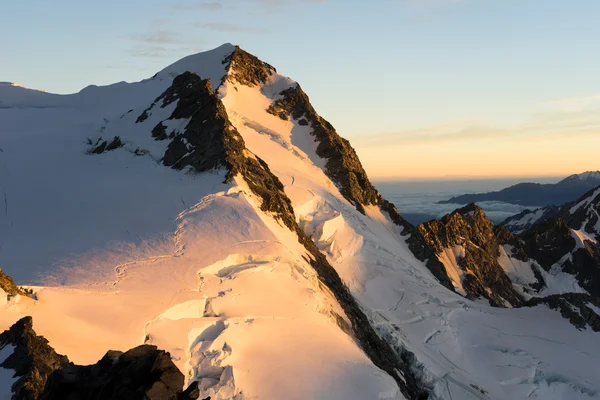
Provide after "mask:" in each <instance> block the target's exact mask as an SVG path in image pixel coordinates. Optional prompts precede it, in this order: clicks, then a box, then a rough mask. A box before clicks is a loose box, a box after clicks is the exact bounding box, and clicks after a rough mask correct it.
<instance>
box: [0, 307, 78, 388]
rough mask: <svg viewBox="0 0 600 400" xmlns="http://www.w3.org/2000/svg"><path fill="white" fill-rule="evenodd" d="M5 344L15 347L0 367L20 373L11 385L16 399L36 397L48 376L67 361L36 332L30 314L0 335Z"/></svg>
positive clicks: (0, 342) (3, 344) (63, 366)
mask: <svg viewBox="0 0 600 400" xmlns="http://www.w3.org/2000/svg"><path fill="white" fill-rule="evenodd" d="M7 345H13V346H15V349H14V352H13V353H12V354H11V355H10V356H8V358H6V360H4V362H2V364H0V367H2V368H6V369H11V370H14V371H15V376H18V377H19V379H18V380H17V381H16V382H15V383H14V384H13V387H12V393H13V398H15V399H37V398H39V396H40V395H41V393H42V392H43V390H44V386H45V384H46V380H47V379H48V377H49V376H50V375H51V374H52V373H53V372H54V371H55V370H57V369H62V368H65V367H66V366H67V365H68V364H69V360H68V359H67V357H65V356H63V355H60V354H57V353H56V352H55V351H54V349H53V348H52V347H50V345H49V344H48V340H46V339H45V338H44V337H42V336H38V335H36V333H35V331H34V330H33V321H32V319H31V317H25V318H22V319H21V320H19V321H17V322H16V323H15V324H14V325H13V326H12V327H10V329H8V330H7V331H5V332H3V333H2V334H1V335H0V346H1V347H2V348H4V347H5V346H7Z"/></svg>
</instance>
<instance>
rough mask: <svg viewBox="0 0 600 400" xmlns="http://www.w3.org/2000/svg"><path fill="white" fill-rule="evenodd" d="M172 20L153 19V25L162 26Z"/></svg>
mask: <svg viewBox="0 0 600 400" xmlns="http://www.w3.org/2000/svg"><path fill="white" fill-rule="evenodd" d="M169 22H171V20H170V19H169V18H156V19H153V20H152V25H156V26H162V25H168V24H169Z"/></svg>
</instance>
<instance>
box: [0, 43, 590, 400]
mask: <svg viewBox="0 0 600 400" xmlns="http://www.w3.org/2000/svg"><path fill="white" fill-rule="evenodd" d="M232 51H233V47H232V46H231V45H224V46H221V47H219V48H217V49H215V50H212V51H210V52H206V53H200V54H198V55H193V56H190V57H187V58H185V59H183V60H181V61H179V62H177V63H175V64H173V65H171V66H169V67H167V68H166V69H165V70H163V71H161V72H159V73H158V74H157V75H156V76H155V77H154V78H151V79H148V80H145V81H142V82H138V83H132V84H127V83H119V84H115V85H111V86H107V87H88V88H86V89H84V90H83V91H82V92H80V93H78V94H74V95H69V96H66V97H63V96H60V101H59V100H58V99H59V97H54V96H55V95H48V96H51V97H48V99H50V100H46V99H45V96H44V101H48V103H45V104H55V105H54V106H53V107H37V106H35V107H34V106H32V104H42V103H34V100H31V99H33V98H34V97H35V98H36V100H35V101H41V100H37V97H38V96H41V95H40V94H39V93H38V92H36V93H35V94H32V93H28V92H27V94H26V95H23V96H24V97H22V98H17V97H16V95H12V94H4V93H5V92H0V95H1V97H0V101H4V103H3V104H10V106H9V107H4V108H2V107H0V121H2V122H3V126H4V127H7V129H6V130H5V131H3V133H2V135H1V136H0V149H2V152H1V153H0V183H1V184H2V187H1V189H3V190H4V193H5V208H4V209H5V212H4V213H0V224H1V225H0V245H1V247H0V264H1V265H2V267H3V269H4V271H5V272H6V273H8V274H9V275H11V276H13V277H14V278H15V279H16V281H17V282H18V283H20V284H23V283H31V284H35V285H36V286H34V289H35V293H36V299H37V300H33V299H30V298H26V297H21V296H15V297H12V298H11V299H9V300H8V301H7V302H6V303H5V304H3V305H2V306H1V307H2V311H1V312H0V328H8V327H9V326H10V325H11V324H12V323H14V322H15V321H17V320H18V319H19V318H21V317H22V316H24V315H32V316H33V321H34V327H35V330H36V331H37V332H38V333H39V334H41V335H44V336H45V337H46V338H48V340H49V341H50V344H51V345H52V346H53V347H54V348H55V349H56V351H57V352H59V353H63V354H66V355H68V356H69V358H70V359H71V360H72V361H74V362H76V363H79V364H89V363H93V362H95V361H97V360H98V359H99V358H100V357H101V356H102V355H104V353H105V352H106V350H107V349H118V350H126V349H129V348H131V347H134V346H136V345H139V344H141V343H151V344H156V345H157V346H159V347H160V348H162V349H164V350H167V351H169V352H170V353H171V355H172V357H173V360H174V361H175V363H176V364H177V366H178V367H179V368H180V369H181V370H182V371H183V372H184V373H185V374H186V377H187V380H188V381H192V380H197V381H199V382H200V387H201V389H202V393H201V395H202V396H204V397H206V396H212V398H214V399H230V398H236V399H249V398H252V399H255V398H258V399H277V398H285V399H401V398H402V396H401V394H400V393H399V391H398V387H397V385H396V383H395V382H394V380H393V379H392V378H391V377H390V376H388V375H387V374H385V373H384V372H383V371H382V370H380V369H378V368H377V367H375V366H374V365H373V363H372V362H371V361H370V360H369V359H368V358H367V356H366V355H365V353H364V352H363V351H362V350H361V349H360V348H359V346H358V345H357V344H356V342H355V341H354V340H353V339H352V338H351V336H349V335H347V334H346V333H345V331H344V330H345V329H344V327H345V326H346V327H347V324H348V321H347V318H346V317H345V316H344V313H343V311H342V310H341V309H340V307H339V305H338V304H337V302H336V301H335V299H334V297H333V296H332V294H331V293H330V292H329V291H328V290H327V288H325V287H324V286H323V285H322V284H320V282H319V281H318V279H317V277H316V274H315V272H314V271H313V270H312V268H311V266H310V264H309V263H308V262H307V258H306V257H308V256H307V254H306V249H304V248H303V247H302V246H301V245H300V244H299V243H298V239H297V237H295V235H294V234H293V233H292V232H290V230H289V229H287V228H286V227H284V226H282V225H281V224H279V223H278V222H276V220H275V219H273V218H272V216H270V215H269V214H267V213H265V212H263V211H262V210H261V209H260V202H259V199H257V198H256V197H255V196H254V195H253V194H252V192H251V191H250V190H249V189H248V187H247V185H246V182H245V181H244V180H243V178H241V177H240V176H238V177H236V179H235V181H234V182H233V183H232V184H224V183H223V180H224V173H225V171H223V170H215V171H211V172H206V173H202V174H194V173H189V172H187V171H175V170H172V169H169V168H167V167H165V166H163V165H161V164H160V158H161V155H162V154H164V151H165V147H164V144H163V143H162V142H157V141H154V140H152V137H151V135H150V131H151V129H152V128H153V127H154V126H155V125H156V123H157V122H158V121H161V120H163V119H165V118H166V117H168V115H170V112H171V111H172V107H174V106H175V105H172V106H171V108H169V107H166V108H160V107H157V106H156V107H153V108H152V109H151V111H150V113H149V117H148V119H147V120H146V121H144V122H142V123H137V124H136V119H137V117H138V116H139V115H140V114H141V113H142V112H143V111H144V110H145V109H147V108H148V107H149V106H150V105H151V104H152V102H153V101H154V99H155V98H156V97H157V96H158V95H160V94H161V93H162V91H164V90H165V89H166V88H167V87H168V86H169V85H170V82H171V81H172V79H173V77H174V76H176V75H177V74H178V73H181V72H184V71H186V70H190V71H192V72H196V73H197V74H198V75H200V76H201V77H209V78H211V82H212V84H213V87H214V88H218V93H219V96H220V97H221V99H222V101H223V104H224V105H225V107H226V110H227V113H228V115H229V118H230V120H231V122H232V123H233V124H234V125H235V127H236V128H237V129H238V131H239V132H240V133H241V135H242V136H243V139H244V141H245V143H246V146H247V148H248V149H249V150H250V151H251V152H252V153H254V154H256V155H257V156H259V157H261V158H262V159H263V160H265V161H266V163H267V164H268V165H269V168H270V169H271V171H272V172H273V173H274V174H275V175H276V176H277V177H279V179H280V180H281V182H282V183H283V184H284V186H285V193H286V194H287V196H288V197H289V198H290V199H291V201H292V204H293V206H294V210H295V213H296V218H297V220H298V222H299V224H300V226H301V227H302V228H303V229H304V230H305V231H306V232H307V233H308V234H310V235H312V238H313V240H314V241H315V243H316V244H317V246H318V247H319V249H321V250H322V251H323V252H324V253H325V254H326V255H327V258H328V260H329V262H330V263H331V264H332V265H333V266H334V267H335V269H336V271H337V272H338V274H339V275H340V277H341V278H342V279H343V281H344V283H345V284H346V285H347V286H348V287H349V289H350V290H351V293H352V294H353V295H354V296H355V297H356V298H357V300H358V301H359V303H360V305H361V306H362V307H363V309H364V311H365V313H367V315H368V316H369V318H370V320H371V322H372V324H373V325H374V326H375V327H376V329H377V330H378V331H379V332H380V333H381V335H382V336H383V337H385V338H386V340H387V341H388V342H390V343H392V344H393V345H394V346H395V347H397V348H398V349H402V348H405V349H407V350H410V351H411V352H414V354H415V355H416V358H417V360H416V361H414V360H413V362H414V365H413V367H414V369H415V370H416V371H418V373H419V374H420V375H421V376H422V378H423V379H424V381H425V382H426V383H427V384H428V385H430V386H431V388H432V394H431V397H432V398H437V399H526V398H539V399H590V398H597V397H598V396H600V383H599V382H600V379H598V378H599V373H598V369H597V365H598V364H597V360H598V358H600V346H598V343H599V342H598V340H599V339H598V335H597V334H596V333H594V332H591V331H578V330H577V329H576V328H575V327H573V326H572V325H571V324H569V322H568V321H566V320H565V319H563V318H562V317H561V316H560V315H559V313H558V312H556V311H552V310H549V309H547V308H545V307H541V306H540V307H536V308H523V309H496V308H491V307H489V306H487V305H485V304H479V303H475V302H471V301H469V300H467V299H465V298H463V297H461V296H460V295H458V294H456V293H452V292H450V291H449V290H447V289H446V288H444V287H442V286H441V285H440V284H439V283H438V282H437V280H436V279H435V278H434V277H433V276H432V275H431V273H430V272H429V270H428V269H427V268H426V267H425V266H424V265H423V263H422V262H420V261H418V260H417V259H416V258H415V257H414V256H413V255H412V253H411V252H410V250H409V249H408V245H407V244H406V237H405V236H402V235H401V229H400V227H398V226H397V225H394V224H393V223H392V222H391V221H390V218H389V216H388V215H387V214H386V213H385V212H382V211H381V210H380V209H379V208H378V207H376V206H368V207H365V208H366V215H363V214H361V213H359V212H358V211H357V210H356V208H355V207H354V206H353V205H351V204H350V203H348V201H347V200H346V199H344V197H343V196H342V195H341V194H340V191H339V189H338V188H337V187H336V185H335V184H334V183H333V182H332V181H331V180H330V179H329V178H328V177H327V175H326V173H325V171H324V168H325V161H326V160H323V159H321V158H320V157H319V156H317V154H316V143H315V142H314V140H313V137H312V136H311V135H310V132H311V127H310V125H300V124H299V122H298V121H296V120H294V119H291V120H283V119H281V118H279V117H278V116H274V115H272V114H269V113H268V112H266V109H267V108H268V107H269V105H270V104H272V102H273V101H275V100H277V99H278V98H279V97H278V96H279V93H280V92H281V91H282V90H284V89H286V88H289V87H291V86H293V85H296V83H295V82H294V81H292V80H290V79H289V78H286V77H284V76H282V75H279V74H276V73H274V74H272V75H271V76H269V77H268V79H267V81H266V82H265V83H263V84H261V85H258V86H246V85H243V84H240V83H239V82H235V80H225V81H224V82H223V83H222V85H221V78H222V77H223V75H225V74H226V73H227V70H226V65H224V64H223V63H222V61H223V59H224V57H225V56H227V55H228V54H229V53H231V52H232ZM219 85H221V86H219ZM21 89H22V88H21ZM24 90H26V89H24ZM29 95H31V97H28V96H29ZM19 96H21V95H19ZM40 98H41V97H40ZM65 98H66V99H67V100H68V101H67V100H64V99H65ZM23 99H24V100H23ZM70 99H74V100H70ZM53 102H54V103H53ZM129 110H132V111H129ZM171 124H172V125H171ZM185 124H186V121H185V120H176V121H171V122H170V124H169V127H168V129H169V130H178V129H181V127H183V126H185ZM113 136H120V137H121V138H122V140H123V141H124V146H123V147H122V148H120V149H118V150H115V151H112V152H107V153H105V154H100V155H90V154H87V150H89V146H90V145H89V142H95V141H96V140H97V139H98V138H100V137H103V138H105V139H107V138H112V137H113ZM88 138H89V139H90V140H89V141H88ZM136 149H143V150H146V151H145V152H143V155H141V156H136V155H135V154H134V153H135V150H136ZM455 250H456V251H454V252H453V256H454V257H455V258H456V256H457V255H460V251H458V250H459V249H455ZM455 261H456V260H455ZM506 268H509V266H508V264H506ZM512 268H513V269H514V271H515V273H519V270H520V268H521V267H520V266H516V265H514V264H513V265H512ZM459 281H460V278H458V281H457V284H459V283H460V282H459ZM57 322H58V323H57Z"/></svg>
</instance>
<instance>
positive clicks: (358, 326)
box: [138, 49, 427, 399]
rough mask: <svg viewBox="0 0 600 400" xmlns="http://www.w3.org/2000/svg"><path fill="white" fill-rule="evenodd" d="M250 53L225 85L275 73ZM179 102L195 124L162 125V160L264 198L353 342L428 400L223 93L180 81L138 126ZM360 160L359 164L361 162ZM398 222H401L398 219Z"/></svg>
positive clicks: (185, 78)
mask: <svg viewBox="0 0 600 400" xmlns="http://www.w3.org/2000/svg"><path fill="white" fill-rule="evenodd" d="M244 53H245V52H243V51H242V50H239V49H236V51H235V52H234V53H233V54H232V56H231V57H230V58H229V60H230V62H234V63H235V69H234V71H235V72H234V73H231V75H228V76H227V77H225V78H224V79H234V80H235V81H236V82H238V83H242V84H255V82H256V80H257V79H263V78H264V77H265V76H266V75H265V74H266V73H267V72H269V71H271V70H268V69H267V67H265V65H268V64H264V63H262V62H261V64H260V65H259V66H244V65H243V63H244V62H250V63H257V62H260V61H258V59H257V58H255V57H254V56H249V55H244ZM226 60H227V59H226ZM176 100H178V103H177V107H176V108H175V110H174V111H173V113H172V115H171V116H170V117H169V119H186V118H187V119H189V122H188V123H187V125H186V127H185V129H184V130H183V131H182V132H171V133H169V134H166V133H165V129H163V128H162V127H161V125H163V123H162V122H160V123H159V124H157V125H156V126H155V127H154V129H153V130H152V135H153V136H154V138H155V140H170V142H169V144H168V148H167V151H166V153H165V155H164V157H163V159H162V162H163V164H165V165H167V166H170V167H172V168H175V169H183V168H188V167H189V168H191V169H192V170H194V171H197V172H201V171H207V170H211V169H215V168H225V169H226V170H227V174H226V182H228V183H229V182H231V181H232V180H233V179H234V178H235V177H236V176H238V175H240V176H241V177H242V178H243V179H244V181H245V182H246V184H247V185H248V187H249V188H250V190H251V191H252V193H253V194H255V195H256V196H257V197H258V198H260V200H261V210H262V211H265V212H269V213H271V214H272V215H273V216H274V217H275V218H276V219H277V220H279V221H281V222H282V223H283V224H284V225H285V226H286V227H288V228H289V229H290V230H291V231H292V232H295V233H296V235H297V236H298V240H299V242H300V243H301V244H302V245H303V246H304V247H305V248H306V249H307V251H308V253H309V254H310V255H311V257H307V261H308V262H309V263H310V264H311V265H312V266H313V268H314V269H315V271H316V272H317V274H318V277H319V278H320V280H321V282H322V283H323V285H324V286H325V287H326V288H327V289H328V290H330V291H331V292H332V293H333V295H334V297H335V298H336V300H337V301H338V302H339V304H340V305H341V307H342V309H343V310H344V312H345V314H346V316H347V317H348V319H349V320H350V321H351V327H350V330H351V334H352V336H353V337H354V338H355V340H356V341H357V343H358V344H359V345H360V347H361V348H362V349H363V351H364V352H365V353H366V354H367V355H368V356H369V358H370V359H371V360H372V362H373V363H374V364H375V365H376V366H377V367H379V368H381V369H382V370H384V371H386V372H387V373H388V374H389V375H390V376H392V377H393V378H394V379H395V380H396V382H397V383H398V385H399V387H400V389H401V391H402V393H403V394H404V395H405V396H406V397H407V398H410V399H417V398H419V399H420V398H427V388H425V387H424V385H423V384H422V383H421V382H420V381H419V379H418V378H417V377H416V376H415V374H414V373H413V371H412V370H411V367H410V365H407V364H406V363H405V361H403V358H402V357H401V355H400V354H397V353H396V352H395V351H394V350H393V349H392V347H391V346H390V345H389V344H388V343H387V342H386V341H384V340H383V339H382V338H381V337H380V336H379V335H378V334H377V332H376V331H375V329H373V327H372V326H371V324H370V322H369V320H368V318H367V316H366V315H365V313H364V312H363V311H362V310H361V308H360V306H359V305H358V303H357V302H356V300H355V299H354V297H353V296H352V295H351V294H350V292H349V291H348V289H347V287H346V286H345V285H344V284H343V282H342V280H341V279H340V277H339V275H338V274H337V272H336V271H335V269H334V268H333V267H332V266H331V265H330V264H329V262H328V261H327V258H326V257H325V256H324V255H323V254H322V253H321V252H320V250H319V249H318V248H317V246H316V245H315V243H314V242H313V241H312V240H311V239H310V238H309V237H308V236H307V235H306V234H305V232H304V231H303V230H302V229H301V228H300V227H299V226H298V224H297V222H296V217H295V214H294V210H293V207H292V204H291V201H290V200H289V198H288V197H287V195H286V194H285V192H284V187H283V184H282V183H281V182H280V181H279V179H278V178H277V176H275V175H274V174H273V173H272V172H271V171H270V169H269V167H268V165H267V164H266V163H265V162H264V161H263V160H261V159H260V158H259V157H257V156H256V155H254V154H252V153H251V152H250V151H249V150H248V149H247V148H246V147H245V144H244V140H243V138H242V136H241V135H240V134H239V132H238V131H237V130H236V128H235V127H234V126H233V125H232V124H231V122H230V121H229V118H228V116H227V112H226V110H225V107H224V106H223V104H222V102H221V100H220V99H219V97H218V93H216V92H215V91H213V90H212V85H211V83H210V81H208V80H204V79H202V78H200V77H199V76H197V75H195V74H192V73H189V72H187V73H183V74H181V75H179V76H177V77H176V78H175V79H174V81H173V84H172V85H171V87H169V88H168V89H167V90H166V91H165V92H164V93H163V94H161V95H160V96H159V97H158V98H157V99H156V100H155V102H154V103H153V104H152V105H151V106H150V107H149V108H148V109H147V110H146V111H144V112H143V113H142V114H141V115H140V116H139V117H138V122H143V121H144V120H145V119H146V118H147V113H148V112H150V111H151V109H152V108H153V107H156V106H160V107H165V106H167V105H169V104H171V103H172V102H174V101H176ZM163 126H164V125H163ZM156 132H160V134H156ZM354 157H356V155H355V154H354ZM356 160H357V161H358V158H356ZM361 168H362V167H361ZM365 177H366V175H365ZM369 185H370V183H369ZM371 189H372V190H375V189H374V188H373V187H372V186H370V187H369V188H368V190H367V191H369V192H370V191H371ZM374 193H375V194H374V196H375V199H377V195H379V194H378V193H377V192H376V191H375V192H374ZM361 204H362V203H361ZM393 209H395V207H393ZM398 218H401V217H399V215H398ZM342 328H343V329H345V328H347V327H344V326H342ZM404 359H407V357H404Z"/></svg>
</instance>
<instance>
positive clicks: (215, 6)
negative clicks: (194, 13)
mask: <svg viewBox="0 0 600 400" xmlns="http://www.w3.org/2000/svg"><path fill="white" fill-rule="evenodd" d="M173 8H174V9H175V10H179V11H190V10H203V11H213V12H214V11H220V10H221V9H223V5H222V4H221V3H218V2H209V3H193V4H175V5H174V6H173Z"/></svg>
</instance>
